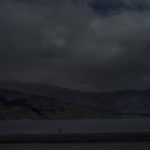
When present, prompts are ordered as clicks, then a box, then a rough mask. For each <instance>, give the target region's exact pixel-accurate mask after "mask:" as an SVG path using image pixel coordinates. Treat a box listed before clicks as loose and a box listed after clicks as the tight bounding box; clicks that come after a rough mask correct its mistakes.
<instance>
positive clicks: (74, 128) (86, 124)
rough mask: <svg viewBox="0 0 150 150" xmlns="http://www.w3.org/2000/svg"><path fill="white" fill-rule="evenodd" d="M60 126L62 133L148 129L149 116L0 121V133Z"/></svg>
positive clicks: (44, 130) (50, 129) (53, 129)
mask: <svg viewBox="0 0 150 150" xmlns="http://www.w3.org/2000/svg"><path fill="white" fill-rule="evenodd" d="M59 128H62V130H63V132H64V133H102V132H127V131H134V132H135V131H138V132H139V131H149V132H150V119H149V118H145V119H144V118H143V119H142V118H141V119H140V118H136V119H128V118H126V119H84V120H55V121H52V120H51V121H42V120H41V121H31V120H23V121H0V134H16V133H29V134H40V133H42V134H43V133H49V134H51V133H57V132H58V129H59Z"/></svg>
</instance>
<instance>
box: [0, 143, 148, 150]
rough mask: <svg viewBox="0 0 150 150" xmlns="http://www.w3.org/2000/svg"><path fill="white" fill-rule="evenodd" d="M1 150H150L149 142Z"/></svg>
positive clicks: (3, 146) (18, 146)
mask: <svg viewBox="0 0 150 150" xmlns="http://www.w3.org/2000/svg"><path fill="white" fill-rule="evenodd" d="M0 149H1V150H150V143H149V142H137V143H125V142H124V143H79V144H78V143H76V144H0Z"/></svg>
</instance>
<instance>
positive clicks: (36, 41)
mask: <svg viewBox="0 0 150 150" xmlns="http://www.w3.org/2000/svg"><path fill="white" fill-rule="evenodd" d="M93 1H94V0H93ZM107 1H108V4H109V1H111V0H107ZM120 1H121V2H122V3H125V5H121V6H120V5H119V6H118V5H115V6H117V7H115V8H114V7H113V9H111V7H110V5H109V7H107V5H108V4H107V3H106V4H105V9H106V10H108V12H109V13H108V14H107V15H106V12H107V11H105V15H103V14H98V13H97V11H95V10H94V8H92V7H90V6H89V5H88V3H87V2H89V1H88V0H84V1H82V4H81V3H77V2H75V3H74V1H72V0H62V1H61V0H55V1H54V0H37V1H36V0H30V1H29V0H18V1H17V0H0V71H1V73H0V81H3V80H6V81H7V80H9V81H21V82H29V83H30V82H35V83H47V84H55V85H61V86H64V87H67V88H73V89H78V90H87V91H88V90H89V91H101V90H115V89H122V88H136V89H141V88H150V11H149V8H150V7H149V6H150V2H149V0H147V1H146V0H143V1H142V0H141V1H140V3H139V0H120ZM111 2H112V1H111ZM136 2H137V3H138V5H137V3H136ZM142 2H143V3H142ZM114 3H115V1H114ZM143 4H146V5H143ZM141 5H142V11H141V10H140V11H139V10H138V9H135V8H136V7H137V6H138V7H139V6H141ZM111 6H112V5H111ZM119 7H121V8H119ZM127 7H130V9H127ZM144 7H145V8H144ZM96 9H98V8H96ZM99 9H100V8H99ZM117 10H118V11H117ZM135 10H136V11H135ZM113 12H118V13H113ZM99 13H102V12H101V11H99Z"/></svg>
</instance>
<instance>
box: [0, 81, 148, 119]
mask: <svg viewBox="0 0 150 150" xmlns="http://www.w3.org/2000/svg"><path fill="white" fill-rule="evenodd" d="M0 85H1V86H0V87H2V84H0ZM6 87H8V85H7V86H6V85H5V88H4V85H3V88H1V89H0V119H69V118H101V117H103V118H105V117H124V116H126V117H131V116H138V117H139V116H140V117H141V116H142V117H144V116H149V115H150V90H122V91H114V92H97V93H93V92H81V91H74V90H70V89H66V88H62V87H56V86H54V87H53V86H52V85H45V86H44V85H41V84H39V85H38V84H32V86H31V85H30V84H29V85H28V84H21V83H20V84H15V85H14V87H13V85H12V84H11V88H10V85H9V88H10V89H8V88H6ZM29 87H30V88H29ZM44 87H45V88H44ZM13 88H14V89H13ZM19 88H20V90H19ZM27 89H28V90H27ZM31 89H32V90H31ZM44 91H45V92H44ZM48 91H49V92H48Z"/></svg>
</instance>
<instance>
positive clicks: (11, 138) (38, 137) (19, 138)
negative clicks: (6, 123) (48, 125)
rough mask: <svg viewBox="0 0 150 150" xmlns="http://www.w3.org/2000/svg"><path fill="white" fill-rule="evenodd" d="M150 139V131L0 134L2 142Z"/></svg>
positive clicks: (132, 140)
mask: <svg viewBox="0 0 150 150" xmlns="http://www.w3.org/2000/svg"><path fill="white" fill-rule="evenodd" d="M137 141H150V132H123V133H94V134H92V133H90V134H88V133H86V134H57V135H56V134H35V135H33V134H20V135H19V134H16V135H0V143H54V142H57V143H58V142H61V143H65V142H137Z"/></svg>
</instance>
